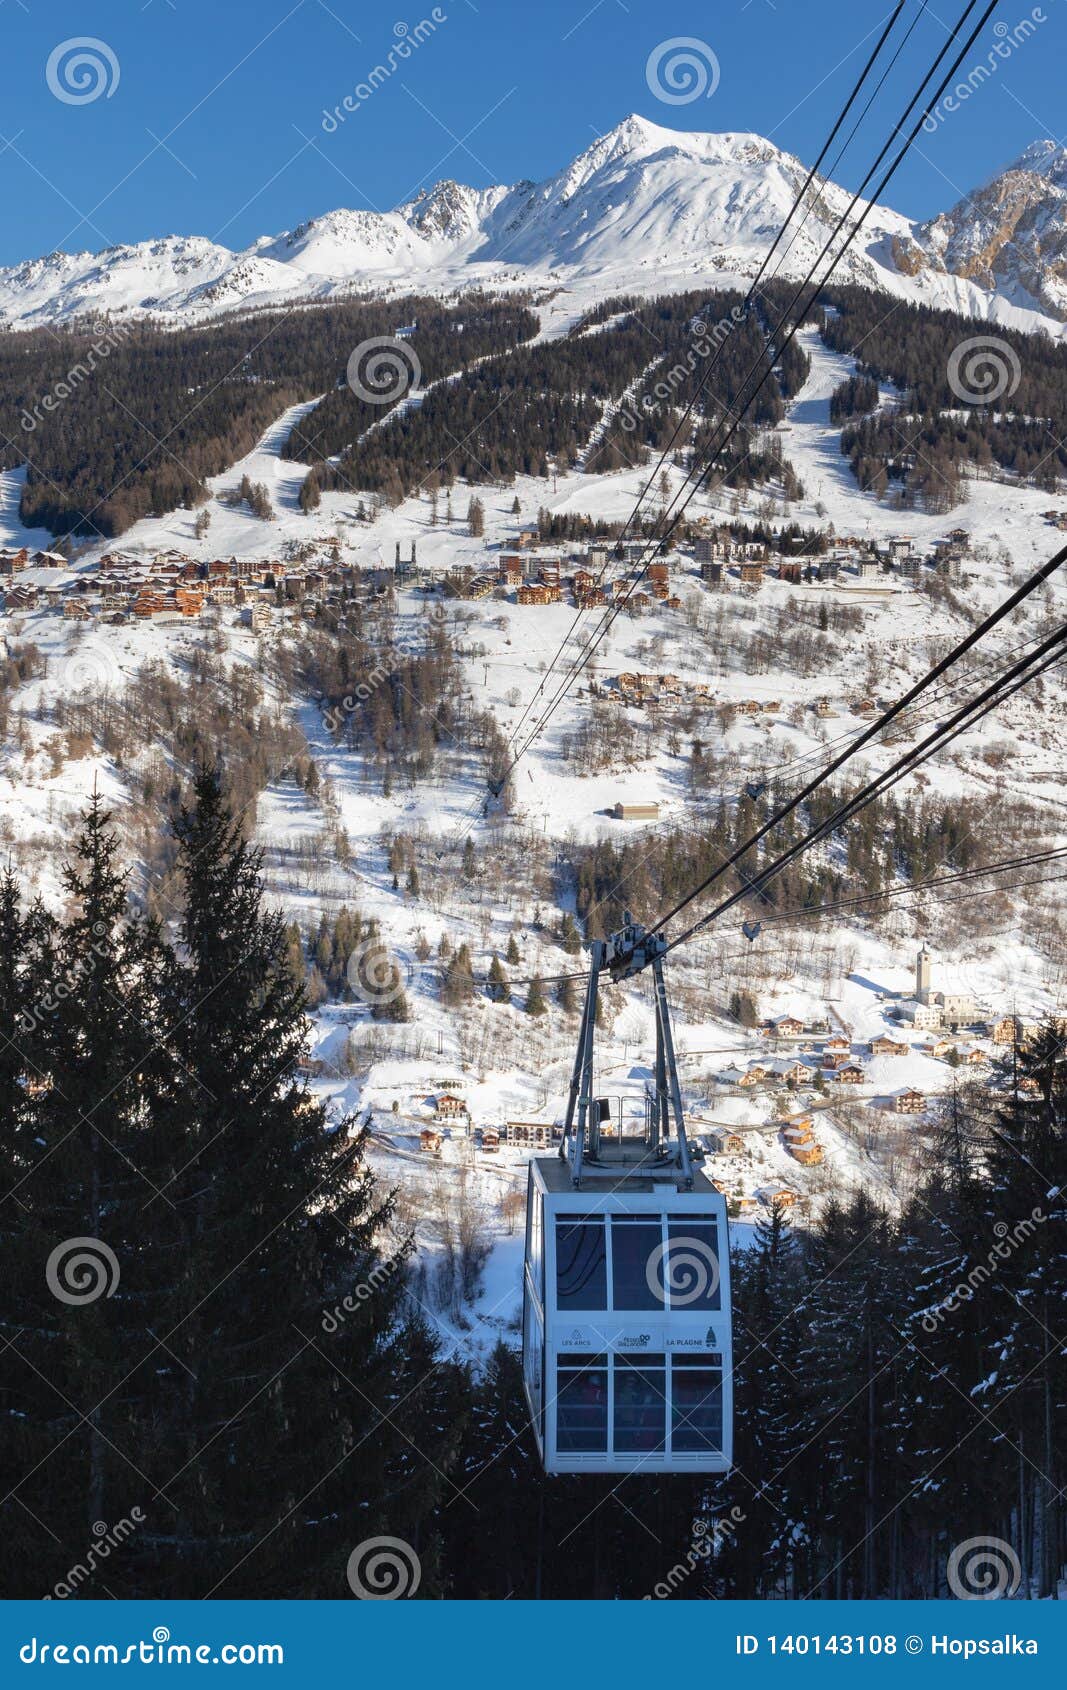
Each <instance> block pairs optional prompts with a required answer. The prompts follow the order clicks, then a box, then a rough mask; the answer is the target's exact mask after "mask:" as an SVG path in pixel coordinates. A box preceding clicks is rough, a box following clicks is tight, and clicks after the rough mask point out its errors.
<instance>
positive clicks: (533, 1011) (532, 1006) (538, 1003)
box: [526, 974, 548, 1015]
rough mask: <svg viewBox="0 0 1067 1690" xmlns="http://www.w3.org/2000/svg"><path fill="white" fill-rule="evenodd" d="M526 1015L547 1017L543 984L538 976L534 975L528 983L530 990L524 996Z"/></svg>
mask: <svg viewBox="0 0 1067 1690" xmlns="http://www.w3.org/2000/svg"><path fill="white" fill-rule="evenodd" d="M526 1013H527V1015H547V1014H548V1000H547V999H546V997H545V983H544V981H543V980H542V978H541V976H540V974H535V975H534V977H533V979H532V980H531V981H530V988H529V991H528V992H527V994H526Z"/></svg>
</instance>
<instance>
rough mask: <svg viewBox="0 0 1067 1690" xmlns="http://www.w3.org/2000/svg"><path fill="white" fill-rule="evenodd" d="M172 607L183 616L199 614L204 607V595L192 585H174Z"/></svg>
mask: <svg viewBox="0 0 1067 1690" xmlns="http://www.w3.org/2000/svg"><path fill="white" fill-rule="evenodd" d="M174 607H175V609H176V610H180V611H181V613H182V615H183V616H199V615H200V612H201V611H202V610H203V608H204V595H203V593H202V592H200V591H198V590H197V591H194V589H193V588H192V587H175V589H174Z"/></svg>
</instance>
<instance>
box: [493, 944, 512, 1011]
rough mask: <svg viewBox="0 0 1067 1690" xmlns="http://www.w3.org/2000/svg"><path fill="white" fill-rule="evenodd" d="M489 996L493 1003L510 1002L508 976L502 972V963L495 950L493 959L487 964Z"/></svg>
mask: <svg viewBox="0 0 1067 1690" xmlns="http://www.w3.org/2000/svg"><path fill="white" fill-rule="evenodd" d="M489 996H490V997H491V998H492V1000H493V1002H494V1003H510V1002H511V989H510V987H509V986H508V977H507V975H506V974H505V973H504V968H503V965H502V963H501V961H500V958H499V957H498V956H497V954H496V952H495V951H494V952H493V960H492V962H491V963H490V964H489Z"/></svg>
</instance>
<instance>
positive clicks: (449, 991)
mask: <svg viewBox="0 0 1067 1690" xmlns="http://www.w3.org/2000/svg"><path fill="white" fill-rule="evenodd" d="M473 997H474V965H473V963H472V962H471V953H470V949H469V947H468V946H467V945H460V947H459V949H458V950H457V951H454V952H452V953H451V955H450V956H449V958H448V962H447V964H446V967H445V978H444V983H443V985H442V987H441V1002H442V1003H443V1004H445V1006H446V1007H447V1008H449V1009H460V1008H462V1007H463V1005H464V1004H468V1003H470V1001H471V999H472V998H473Z"/></svg>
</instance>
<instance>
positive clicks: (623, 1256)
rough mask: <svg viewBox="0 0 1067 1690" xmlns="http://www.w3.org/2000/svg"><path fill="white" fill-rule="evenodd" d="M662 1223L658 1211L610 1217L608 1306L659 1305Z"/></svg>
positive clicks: (652, 1306) (630, 1307) (638, 1307)
mask: <svg viewBox="0 0 1067 1690" xmlns="http://www.w3.org/2000/svg"><path fill="white" fill-rule="evenodd" d="M662 1258H663V1223H662V1220H661V1218H660V1216H659V1215H648V1216H641V1217H640V1218H637V1217H635V1216H631V1215H612V1217H611V1306H612V1308H613V1309H634V1310H641V1309H662V1308H663V1294H662V1290H661V1284H662V1279H661V1276H660V1265H661V1262H662Z"/></svg>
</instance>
